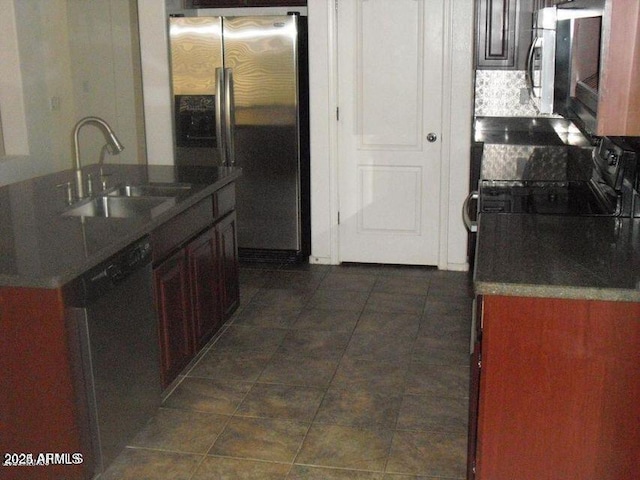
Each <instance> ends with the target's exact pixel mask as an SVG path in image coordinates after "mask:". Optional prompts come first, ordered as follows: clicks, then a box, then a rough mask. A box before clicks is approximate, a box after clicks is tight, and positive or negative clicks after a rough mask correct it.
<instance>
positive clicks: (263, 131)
mask: <svg viewBox="0 0 640 480" xmlns="http://www.w3.org/2000/svg"><path fill="white" fill-rule="evenodd" d="M169 33H170V51H171V75H172V88H173V95H174V112H175V115H174V122H175V137H176V138H175V145H176V163H177V164H178V165H223V166H236V167H240V168H242V177H241V178H240V180H239V181H238V183H237V192H236V194H237V199H236V200H237V215H238V244H239V247H240V256H241V258H244V259H251V260H256V259H259V260H267V261H270V260H276V261H298V260H301V259H305V258H306V257H307V256H308V255H309V243H310V242H309V237H310V234H309V219H308V211H309V206H308V204H309V201H308V182H309V175H308V171H309V169H308V164H309V154H308V92H307V85H308V78H307V66H306V50H307V47H306V18H305V17H300V16H299V15H281V16H271V15H267V16H247V17H245V16H237V17H171V18H170V19H169Z"/></svg>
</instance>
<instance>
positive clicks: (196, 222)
mask: <svg viewBox="0 0 640 480" xmlns="http://www.w3.org/2000/svg"><path fill="white" fill-rule="evenodd" d="M212 223H213V209H212V208H211V197H207V198H205V199H203V200H201V201H200V202H198V203H196V204H195V205H193V206H192V207H189V208H188V209H186V210H185V211H184V212H182V213H179V214H178V215H176V216H175V217H173V218H172V219H171V220H169V221H167V222H166V223H164V224H163V225H161V226H159V227H158V228H156V229H155V230H154V231H153V232H152V233H151V245H152V247H153V261H154V263H157V262H159V261H161V260H162V259H163V258H165V257H166V256H167V255H168V254H169V253H171V251H173V250H174V249H175V248H177V247H179V246H180V245H181V244H182V243H184V242H185V241H186V240H189V239H190V238H191V237H193V236H194V235H195V234H196V233H198V232H200V231H201V230H203V229H205V228H206V227H208V226H209V225H211V224H212Z"/></svg>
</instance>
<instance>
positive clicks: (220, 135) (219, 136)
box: [216, 68, 227, 165]
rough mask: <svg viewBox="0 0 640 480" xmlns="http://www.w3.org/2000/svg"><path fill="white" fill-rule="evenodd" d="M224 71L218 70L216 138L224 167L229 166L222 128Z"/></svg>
mask: <svg viewBox="0 0 640 480" xmlns="http://www.w3.org/2000/svg"><path fill="white" fill-rule="evenodd" d="M224 77H225V75H224V70H223V69H222V68H216V138H217V141H218V151H219V152H220V162H221V164H222V165H226V164H227V156H226V145H225V143H226V142H225V137H224V130H223V128H222V122H223V121H224V118H225V117H224V115H223V111H224V106H225V103H226V102H224V101H223V96H224V92H225V88H224V80H225V78H224Z"/></svg>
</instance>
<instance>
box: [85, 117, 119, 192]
mask: <svg viewBox="0 0 640 480" xmlns="http://www.w3.org/2000/svg"><path fill="white" fill-rule="evenodd" d="M88 124H91V125H95V126H96V127H98V128H99V129H100V131H101V132H102V133H103V135H104V137H105V139H106V140H107V144H106V145H105V147H106V148H107V150H109V153H111V154H112V155H116V154H118V153H120V152H121V151H122V150H124V147H123V146H122V144H121V143H120V140H118V137H116V134H115V133H113V130H111V127H110V126H109V124H108V123H107V122H105V121H104V120H102V119H101V118H98V117H84V118H83V119H81V120H80V121H79V122H78V123H76V126H75V127H74V129H73V147H74V159H73V168H74V169H75V172H76V193H77V195H78V198H79V199H80V198H84V182H83V178H82V164H81V163H80V145H79V141H78V134H79V133H80V129H81V128H82V127H83V126H84V125H88Z"/></svg>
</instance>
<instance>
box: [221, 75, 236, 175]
mask: <svg viewBox="0 0 640 480" xmlns="http://www.w3.org/2000/svg"><path fill="white" fill-rule="evenodd" d="M224 115H225V122H224V128H225V132H226V136H225V143H226V144H227V145H226V148H227V166H234V165H235V163H236V152H235V142H234V136H233V132H234V129H235V123H236V106H235V103H234V101H233V71H232V70H231V69H230V68H225V69H224Z"/></svg>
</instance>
